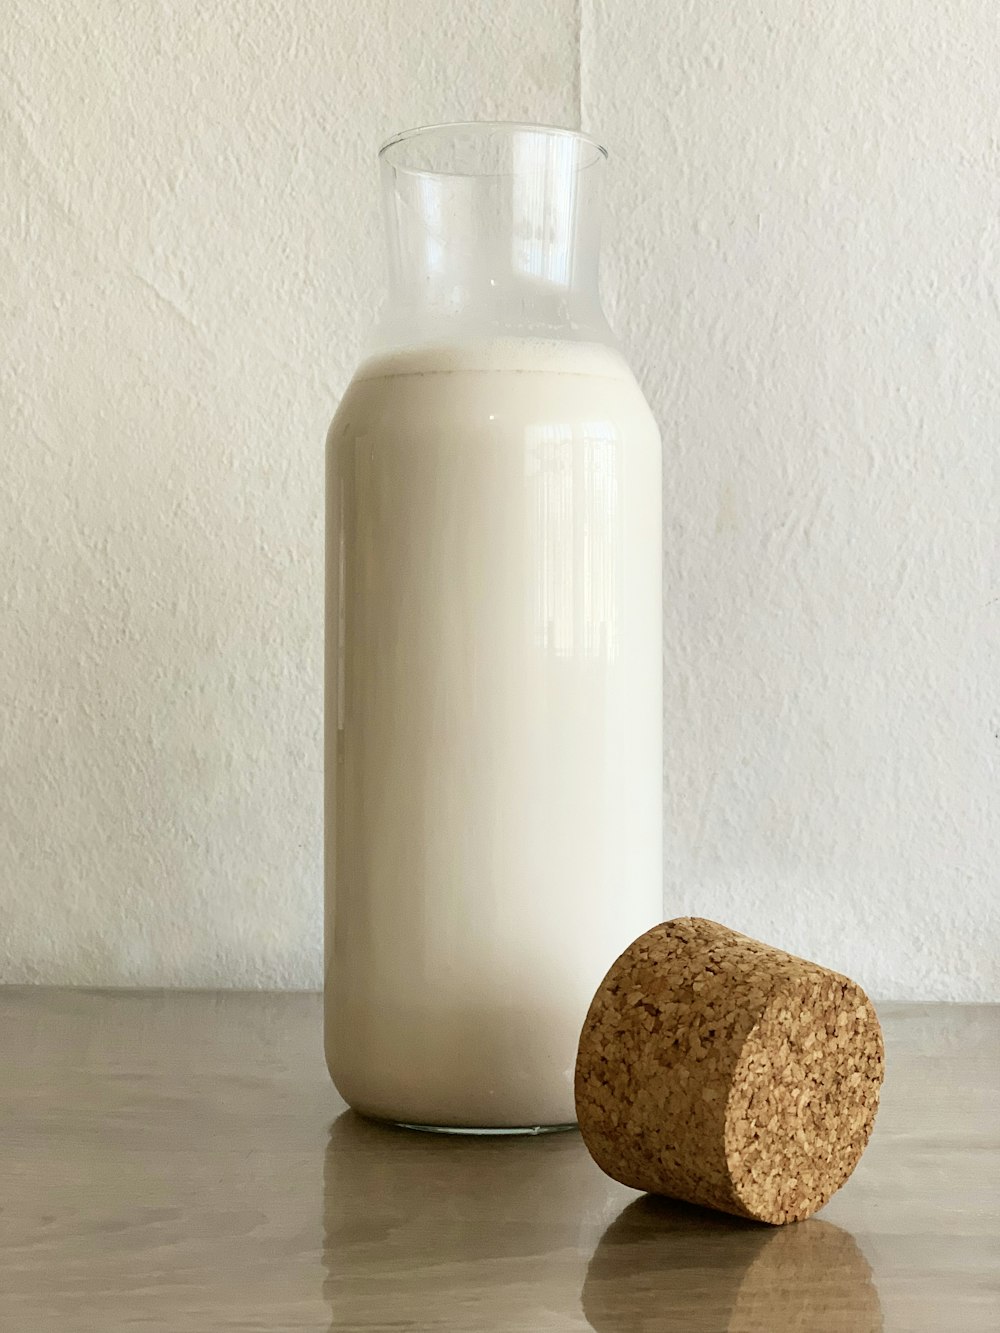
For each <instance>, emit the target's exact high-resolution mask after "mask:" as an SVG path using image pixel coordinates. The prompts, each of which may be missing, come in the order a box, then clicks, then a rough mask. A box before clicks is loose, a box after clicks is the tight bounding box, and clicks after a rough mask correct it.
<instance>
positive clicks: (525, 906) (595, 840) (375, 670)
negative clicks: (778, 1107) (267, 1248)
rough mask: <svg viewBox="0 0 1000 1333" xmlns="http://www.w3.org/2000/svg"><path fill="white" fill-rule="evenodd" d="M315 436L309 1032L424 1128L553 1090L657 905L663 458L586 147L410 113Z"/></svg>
mask: <svg viewBox="0 0 1000 1333" xmlns="http://www.w3.org/2000/svg"><path fill="white" fill-rule="evenodd" d="M379 158H380V164H381V173H382V186H383V195H384V203H385V216H386V225H387V231H388V249H389V294H388V300H387V302H386V304H385V308H384V310H383V312H382V315H381V318H380V320H379V323H378V326H377V329H376V332H375V335H374V338H373V340H372V343H371V346H370V351H369V355H368V357H367V359H366V360H365V361H364V362H363V364H362V365H361V366H360V368H359V369H358V371H357V373H356V374H355V376H354V378H353V380H352V381H351V384H350V386H349V388H348V390H347V392H346V394H345V396H344V398H343V400H342V402H341V404H340V407H339V409H338V411H337V414H336V416H335V417H334V420H333V424H332V426H331V428H330V434H329V439H328V461H327V609H326V623H327V666H326V691H327V693H326V806H325V818H326V834H327V871H326V879H327V884H326V900H327V918H326V945H327V964H326V1047H327V1060H328V1064H329V1067H330V1072H331V1074H332V1076H333V1079H334V1082H335V1083H336V1085H337V1088H338V1089H339V1091H340V1092H341V1094H342V1095H343V1097H344V1098H345V1099H346V1100H347V1101H348V1102H349V1103H350V1104H351V1105H352V1106H353V1107H355V1109H357V1110H358V1111H361V1112H363V1113H365V1114H368V1115H371V1116H375V1117H379V1118H383V1119H386V1120H391V1121H396V1122H399V1123H403V1124H408V1125H413V1126H419V1127H424V1128H437V1129H456V1130H491V1131H498V1130H536V1129H539V1128H548V1127H556V1126H560V1125H566V1124H571V1123H572V1122H573V1121H574V1119H575V1115H574V1106H573V1066H574V1059H575V1053H576V1045H577V1040H578V1037H579V1032H580V1028H581V1026H582V1022H583V1019H584V1016H585V1014H586V1010H587V1007H588V1005H589V1002H590V1000H591V998H592V996H593V993H594V991H595V989H596V987H597V986H598V984H599V983H600V981H601V979H602V977H603V975H604V973H605V972H606V971H607V969H608V967H609V966H610V965H611V963H612V962H613V961H614V959H615V958H616V957H617V955H618V953H619V952H621V950H622V949H624V948H625V946H626V945H627V944H628V943H629V942H630V941H631V940H632V939H633V938H634V937H635V936H636V935H638V934H640V933H641V932H642V931H644V930H646V929H647V928H648V927H649V926H651V925H653V924H654V923H656V922H657V921H659V920H660V918H661V915H662V914H661V856H662V851H661V822H662V796H661V782H662V767H661V744H662V740H661V736H662V718H661V707H662V705H661V615H662V608H661V572H660V570H661V482H660V475H661V462H660V440H659V435H658V432H657V428H656V425H655V423H654V421H653V418H652V415H651V414H650V411H649V409H648V407H647V405H646V403H645V400H644V399H643V396H642V394H641V392H640V390H639V388H638V386H637V384H636V382H635V379H634V378H633V376H632V374H631V372H630V370H629V368H628V366H627V365H626V363H625V361H624V360H623V359H622V356H621V354H620V352H619V350H618V348H617V346H616V344H615V341H614V338H613V336H612V334H611V332H610V330H609V328H608V325H607V321H606V319H605V317H604V314H603V311H602V308H601V304H600V300H599V295H598V282H597V270H598V236H599V225H600V210H599V191H600V187H601V177H602V175H603V172H604V163H605V158H606V153H605V151H604V149H603V148H601V147H600V145H599V144H597V143H596V142H595V141H594V140H592V139H590V138H589V137H588V136H586V135H584V134H579V133H576V132H574V131H570V130H561V129H551V128H547V127H544V126H533V125H505V124H463V125H444V126H435V127H432V128H427V129H418V130H412V131H409V132H407V133H404V134H401V135H399V136H398V137H396V138H394V139H392V140H391V141H390V142H389V143H387V144H386V145H385V146H384V147H383V148H382V150H381V152H380V154H379Z"/></svg>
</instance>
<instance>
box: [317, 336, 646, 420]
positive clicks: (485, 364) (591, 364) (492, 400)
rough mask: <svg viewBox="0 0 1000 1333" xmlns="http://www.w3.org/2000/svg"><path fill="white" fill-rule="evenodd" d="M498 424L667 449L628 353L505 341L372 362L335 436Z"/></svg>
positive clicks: (415, 351) (360, 375)
mask: <svg viewBox="0 0 1000 1333" xmlns="http://www.w3.org/2000/svg"><path fill="white" fill-rule="evenodd" d="M483 422H496V423H498V425H499V424H500V423H507V424H508V425H510V426H513V425H514V424H516V423H520V424H521V425H523V426H524V427H525V429H530V428H531V427H532V425H534V426H535V427H536V428H537V429H538V430H539V431H543V432H544V431H546V430H549V431H551V430H558V429H560V428H561V427H562V428H565V427H570V428H572V432H573V434H576V433H577V427H578V426H579V425H581V424H583V423H585V422H586V423H588V424H589V425H590V426H592V427H595V428H599V427H600V426H601V425H603V426H605V427H607V428H608V429H609V430H610V431H611V433H612V434H618V433H620V432H623V433H627V434H628V435H629V436H630V437H632V438H636V437H642V438H648V437H650V436H652V437H655V439H656V440H657V441H658V440H659V433H658V430H657V427H656V423H655V421H654V419H653V416H652V413H651V412H650V410H649V407H648V405H647V403H646V400H645V398H644V397H643V394H642V391H641V389H640V388H639V385H638V383H637V381H636V379H635V376H634V375H633V374H632V371H631V369H630V368H629V366H628V363H627V362H626V361H625V359H624V358H623V357H622V355H621V353H620V352H619V351H617V349H615V348H613V347H608V346H603V345H599V344H594V343H572V342H563V343H557V342H555V341H553V342H544V341H542V340H536V339H503V340H492V341H490V342H485V341H483V342H466V343H457V344H452V345H438V346H433V347H417V348H407V349H403V350H400V351H397V352H393V353H390V354H386V355H380V356H377V357H371V358H369V359H368V360H367V361H366V362H364V363H363V364H362V365H361V366H360V367H359V368H358V371H357V372H356V374H355V375H354V377H353V379H352V380H351V383H350V385H349V386H348V390H347V392H346V394H345V395H344V398H343V400H342V401H341V405H340V408H339V409H338V412H337V415H336V416H335V418H334V422H333V426H332V427H331V435H334V434H336V435H343V434H345V433H347V434H351V433H354V431H356V430H364V431H365V432H367V431H369V430H371V429H383V430H385V429H392V430H393V431H396V430H398V429H404V430H405V431H407V432H408V433H413V434H414V435H419V434H420V433H422V430H423V429H425V428H427V427H428V426H429V427H431V428H434V427H435V425H436V426H437V427H438V428H440V427H442V426H444V425H445V423H448V428H449V429H454V428H456V427H459V426H461V427H463V428H464V427H473V426H474V425H476V424H477V423H483Z"/></svg>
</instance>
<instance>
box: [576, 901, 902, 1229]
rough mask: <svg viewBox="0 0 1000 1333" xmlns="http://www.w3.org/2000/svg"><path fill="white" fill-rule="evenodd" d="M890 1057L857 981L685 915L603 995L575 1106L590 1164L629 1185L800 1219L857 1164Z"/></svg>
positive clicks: (765, 1217) (616, 971)
mask: <svg viewBox="0 0 1000 1333" xmlns="http://www.w3.org/2000/svg"><path fill="white" fill-rule="evenodd" d="M883 1065H884V1054H883V1047H882V1033H881V1029H880V1027H879V1023H878V1019H877V1017H876V1015H875V1010H874V1009H873V1007H872V1005H871V1003H870V1002H869V1000H868V998H867V996H866V995H865V993H864V991H862V990H861V988H860V987H859V986H857V985H855V983H854V982H852V981H849V980H848V979H847V978H846V977H842V976H840V975H839V974H838V973H836V972H831V971H828V970H827V969H826V968H822V967H819V966H818V965H817V964H815V963H809V962H805V961H804V960H803V959H801V958H795V957H793V956H792V955H791V954H787V953H783V952H781V950H779V949H773V948H771V947H770V946H768V945H766V944H760V943H758V942H757V941H756V940H751V939H748V938H747V936H745V935H739V934H737V933H736V932H735V931H732V930H728V929H727V928H726V927H725V926H720V925H717V924H716V923H715V922H713V921H704V920H701V919H699V918H696V917H681V918H679V919H678V920H676V921H668V922H665V923H664V924H663V925H661V926H657V927H655V928H654V929H653V930H650V931H647V933H646V934H645V935H643V936H641V937H640V938H639V939H638V940H636V941H635V942H634V943H633V944H632V945H631V946H630V947H629V948H628V949H627V950H626V951H625V953H623V954H622V956H621V957H620V958H619V959H618V961H617V962H616V963H615V964H614V966H613V967H612V968H611V971H610V972H609V973H608V975H607V976H606V977H605V979H604V981H603V982H602V984H601V986H600V989H599V990H598V992H597V995H596V996H595V997H594V1001H593V1003H592V1005H591V1007H590V1012H589V1013H588V1015H587V1020H586V1022H585V1024H584V1028H583V1034H582V1036H581V1038H580V1049H579V1054H578V1057H577V1067H576V1102H577V1114H578V1116H579V1120H580V1129H581V1132H582V1133H583V1137H584V1140H585V1142H586V1144H587V1147H588V1149H589V1150H590V1152H591V1154H592V1155H593V1157H594V1159H595V1161H596V1162H597V1163H598V1165H599V1166H600V1167H601V1168H602V1169H603V1170H604V1171H606V1172H607V1173H608V1175H610V1176H612V1177H614V1179H616V1180H619V1181H621V1182H622V1183H623V1184H625V1185H630V1186H631V1187H632V1188H634V1189H639V1190H646V1191H650V1192H652V1193H656V1194H666V1195H669V1196H672V1197H674V1198H678V1199H686V1200H687V1201H688V1202H690V1203H698V1204H705V1205H707V1206H709V1207H712V1208H719V1209H722V1210H723V1211H724V1212H729V1213H735V1214H737V1215H739V1216H742V1217H749V1218H754V1219H756V1220H758V1221H762V1222H772V1223H781V1222H795V1221H799V1220H801V1219H802V1218H805V1217H808V1216H809V1215H810V1214H811V1213H813V1212H815V1211H816V1209H817V1208H821V1207H822V1206H823V1204H824V1203H826V1202H827V1200H828V1199H829V1198H830V1196H831V1195H832V1194H833V1193H834V1192H835V1191H836V1190H838V1189H839V1188H840V1186H841V1185H842V1184H843V1183H844V1181H845V1180H846V1179H847V1178H848V1176H849V1175H850V1174H851V1172H852V1171H853V1170H854V1168H855V1166H856V1165H857V1163H858V1160H859V1158H860V1157H861V1154H862V1152H863V1151H864V1148H865V1145H866V1144H867V1142H868V1138H869V1136H870V1134H871V1131H872V1126H873V1124H874V1121H875V1112H876V1110H877V1107H878V1095H879V1088H880V1086H881V1082H882V1072H883Z"/></svg>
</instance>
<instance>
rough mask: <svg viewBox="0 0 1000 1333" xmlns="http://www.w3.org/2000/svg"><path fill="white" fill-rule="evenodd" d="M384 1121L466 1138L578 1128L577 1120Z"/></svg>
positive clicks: (524, 1134)
mask: <svg viewBox="0 0 1000 1333" xmlns="http://www.w3.org/2000/svg"><path fill="white" fill-rule="evenodd" d="M384 1123H387V1124H393V1125H395V1126H396V1127H397V1128H398V1129H415V1130H417V1131H418V1132H419V1133H421V1134H452V1135H456V1134H457V1135H462V1136H464V1137H466V1138H468V1137H472V1138H512V1137H514V1136H520V1137H524V1136H530V1135H536V1134H565V1133H566V1131H567V1130H570V1129H576V1121H575V1120H573V1121H570V1122H569V1123H568V1124H565V1125H498V1126H496V1127H493V1126H489V1125H485V1126H484V1125H471V1126H470V1125H414V1124H410V1123H408V1122H407V1121H405V1120H391V1121H386V1122H384Z"/></svg>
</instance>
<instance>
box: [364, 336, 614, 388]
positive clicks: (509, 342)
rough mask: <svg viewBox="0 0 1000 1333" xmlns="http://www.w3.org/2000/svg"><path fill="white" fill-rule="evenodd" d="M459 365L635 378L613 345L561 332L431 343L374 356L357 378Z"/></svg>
mask: <svg viewBox="0 0 1000 1333" xmlns="http://www.w3.org/2000/svg"><path fill="white" fill-rule="evenodd" d="M458 371H498V372H503V371H510V372H513V373H517V372H519V371H530V372H532V373H535V374H550V375H586V376H590V377H593V378H596V379H615V380H631V378H632V372H631V371H630V370H629V367H628V364H627V363H626V361H625V360H624V358H623V357H622V355H621V354H620V353H619V352H617V351H616V350H615V349H614V348H613V347H605V346H602V345H601V344H599V343H588V342H571V341H568V340H566V339H556V338H551V339H550V338H482V339H470V340H469V341H468V342H457V343H429V344H427V345H426V346H419V347H403V348H397V349H395V350H393V351H389V352H382V353H379V354H377V355H375V356H371V357H369V358H368V359H367V360H366V361H365V362H364V363H363V364H362V366H361V367H360V369H359V370H358V372H357V374H356V375H355V377H354V378H355V380H365V379H382V378H386V377H389V376H396V375H442V374H452V373H455V372H458Z"/></svg>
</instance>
